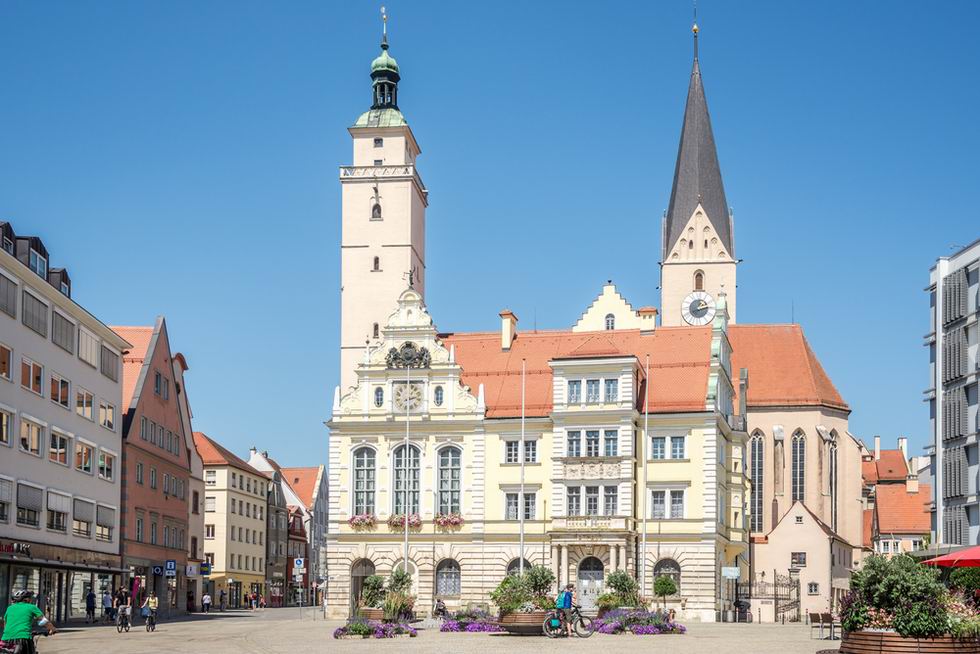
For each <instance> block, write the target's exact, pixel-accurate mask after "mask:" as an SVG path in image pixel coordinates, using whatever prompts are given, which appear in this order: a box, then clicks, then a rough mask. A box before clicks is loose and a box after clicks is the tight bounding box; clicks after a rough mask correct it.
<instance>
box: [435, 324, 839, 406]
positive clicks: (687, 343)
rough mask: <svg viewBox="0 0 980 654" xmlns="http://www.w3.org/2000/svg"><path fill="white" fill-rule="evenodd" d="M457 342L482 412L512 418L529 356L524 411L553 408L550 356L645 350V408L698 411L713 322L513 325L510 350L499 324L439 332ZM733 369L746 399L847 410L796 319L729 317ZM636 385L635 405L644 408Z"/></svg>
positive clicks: (641, 357) (641, 354)
mask: <svg viewBox="0 0 980 654" xmlns="http://www.w3.org/2000/svg"><path fill="white" fill-rule="evenodd" d="M440 338H441V339H442V342H443V345H444V346H445V347H447V348H448V347H450V346H455V349H456V361H457V362H458V363H459V364H460V365H461V366H462V368H463V383H464V384H466V385H467V386H469V387H470V392H472V393H473V394H474V395H475V394H476V393H477V392H478V389H479V386H480V384H483V386H484V393H485V398H486V404H487V417H488V418H512V417H518V416H520V412H521V395H520V393H521V385H520V383H519V382H520V375H521V361H522V360H524V359H526V362H527V379H526V413H527V415H528V416H532V417H533V416H546V415H548V414H549V413H550V412H551V410H552V392H553V391H552V372H551V366H550V365H549V362H550V361H553V360H555V359H571V358H595V357H613V356H630V357H636V359H637V360H638V362H639V365H640V367H643V366H644V365H645V362H646V356H647V355H648V354H649V355H650V378H651V381H650V412H651V413H678V412H685V411H704V406H705V398H706V395H707V389H708V372H709V368H710V361H711V329H706V328H704V327H660V328H658V329H657V330H656V331H654V332H652V333H641V332H640V330H628V329H624V330H610V331H600V332H572V331H535V332H518V334H517V338H516V339H515V340H514V342H513V344H512V346H511V348H510V350H503V349H501V347H500V333H499V332H477V333H450V334H442V335H440ZM729 338H730V340H731V342H732V347H733V351H734V354H733V357H732V372H733V375H734V376H737V374H738V373H737V371H738V370H739V369H740V368H748V370H749V397H748V403H749V406H800V405H824V406H830V407H833V408H838V409H841V410H849V409H848V406H847V403H846V402H844V400H843V399H842V398H841V396H840V394H839V393H838V392H837V389H835V388H834V385H833V384H832V383H831V381H830V379H829V377H827V374H826V372H824V369H823V367H822V366H821V365H820V362H819V361H818V360H817V357H816V355H815V354H814V353H813V351H812V350H811V349H810V346H809V345H808V344H807V342H806V339H805V338H804V336H803V331H802V330H801V329H800V327H799V325H771V326H770V325H732V326H731V327H730V330H729ZM644 399H645V390H644V388H643V387H642V386H641V388H640V398H639V406H638V408H639V409H640V410H641V411H642V410H643V401H644Z"/></svg>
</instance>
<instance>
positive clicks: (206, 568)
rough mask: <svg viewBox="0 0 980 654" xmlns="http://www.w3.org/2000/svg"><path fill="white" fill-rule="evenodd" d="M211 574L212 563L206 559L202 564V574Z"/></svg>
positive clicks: (204, 575)
mask: <svg viewBox="0 0 980 654" xmlns="http://www.w3.org/2000/svg"><path fill="white" fill-rule="evenodd" d="M210 574H211V564H210V563H208V562H207V561H205V562H204V563H202V564H201V576H202V577H207V576H209V575H210Z"/></svg>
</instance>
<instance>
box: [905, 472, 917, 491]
mask: <svg viewBox="0 0 980 654" xmlns="http://www.w3.org/2000/svg"><path fill="white" fill-rule="evenodd" d="M905 492H906V493H909V494H915V493H918V492H919V478H918V477H916V476H915V475H909V476H908V479H906V480H905Z"/></svg>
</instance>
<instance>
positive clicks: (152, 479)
mask: <svg viewBox="0 0 980 654" xmlns="http://www.w3.org/2000/svg"><path fill="white" fill-rule="evenodd" d="M156 487H157V469H156V468H154V467H153V466H150V488H154V489H155V488H156ZM232 502H234V500H232Z"/></svg>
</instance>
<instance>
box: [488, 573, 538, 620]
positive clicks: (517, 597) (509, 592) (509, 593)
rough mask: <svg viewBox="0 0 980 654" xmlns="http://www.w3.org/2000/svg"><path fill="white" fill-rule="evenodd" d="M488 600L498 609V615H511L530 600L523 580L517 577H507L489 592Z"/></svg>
mask: <svg viewBox="0 0 980 654" xmlns="http://www.w3.org/2000/svg"><path fill="white" fill-rule="evenodd" d="M490 599H491V600H493V603H494V604H496V605H497V608H499V609H500V613H501V614H504V613H511V612H513V611H516V610H518V609H519V608H521V606H522V605H523V604H525V603H526V602H528V601H529V600H530V593H529V592H528V590H527V587H526V585H525V584H524V580H523V578H522V577H520V576H519V575H507V576H506V577H504V578H503V581H501V582H500V583H499V584H497V587H496V588H494V589H493V590H492V591H490Z"/></svg>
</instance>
